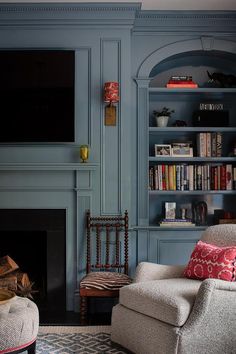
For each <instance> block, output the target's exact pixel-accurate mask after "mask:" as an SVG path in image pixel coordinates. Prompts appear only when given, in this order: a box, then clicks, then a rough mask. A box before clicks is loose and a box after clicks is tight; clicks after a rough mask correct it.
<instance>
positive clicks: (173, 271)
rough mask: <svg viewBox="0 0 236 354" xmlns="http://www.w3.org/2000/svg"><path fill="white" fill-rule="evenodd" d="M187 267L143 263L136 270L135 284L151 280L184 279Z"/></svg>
mask: <svg viewBox="0 0 236 354" xmlns="http://www.w3.org/2000/svg"><path fill="white" fill-rule="evenodd" d="M184 268H185V266H181V265H163V264H155V263H149V262H141V263H139V264H138V266H137V268H136V273H135V278H134V282H135V283H139V282H143V281H149V280H159V279H171V278H182V276H183V275H182V274H183V271H184Z"/></svg>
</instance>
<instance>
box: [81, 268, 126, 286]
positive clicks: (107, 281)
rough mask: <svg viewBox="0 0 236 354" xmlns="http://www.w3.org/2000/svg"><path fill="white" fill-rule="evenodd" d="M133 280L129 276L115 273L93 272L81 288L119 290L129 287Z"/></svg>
mask: <svg viewBox="0 0 236 354" xmlns="http://www.w3.org/2000/svg"><path fill="white" fill-rule="evenodd" d="M131 283H132V280H131V278H130V277H128V275H126V274H122V273H115V272H91V273H89V274H87V275H86V276H85V277H84V278H83V279H82V280H81V282H80V288H83V289H99V290H118V289H120V288H121V287H122V286H124V285H129V284H131Z"/></svg>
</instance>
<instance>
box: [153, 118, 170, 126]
mask: <svg viewBox="0 0 236 354" xmlns="http://www.w3.org/2000/svg"><path fill="white" fill-rule="evenodd" d="M168 121H169V117H168V116H160V117H156V122H157V126H158V127H167V124H168Z"/></svg>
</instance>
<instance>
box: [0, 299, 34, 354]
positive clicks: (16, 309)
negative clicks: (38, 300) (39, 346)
mask: <svg viewBox="0 0 236 354" xmlns="http://www.w3.org/2000/svg"><path fill="white" fill-rule="evenodd" d="M38 328H39V314H38V308H37V306H36V305H35V303H34V302H32V301H31V300H29V299H27V298H23V297H18V296H16V297H14V298H13V299H11V300H10V301H9V302H7V303H5V304H1V305H0V354H5V353H20V352H23V351H24V350H27V351H28V354H34V353H35V347H36V337H37V334H38Z"/></svg>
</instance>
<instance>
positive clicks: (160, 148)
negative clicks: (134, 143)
mask: <svg viewBox="0 0 236 354" xmlns="http://www.w3.org/2000/svg"><path fill="white" fill-rule="evenodd" d="M155 156H171V145H169V144H155Z"/></svg>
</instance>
